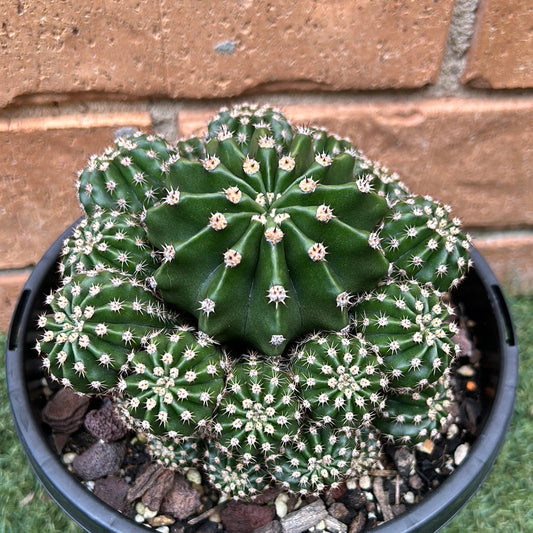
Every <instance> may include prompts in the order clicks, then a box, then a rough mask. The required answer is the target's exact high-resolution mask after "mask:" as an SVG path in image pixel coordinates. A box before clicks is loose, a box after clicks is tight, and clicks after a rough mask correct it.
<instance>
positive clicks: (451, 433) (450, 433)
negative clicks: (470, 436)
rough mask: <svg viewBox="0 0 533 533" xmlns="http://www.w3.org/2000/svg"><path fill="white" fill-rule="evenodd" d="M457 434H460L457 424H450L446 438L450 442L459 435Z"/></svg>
mask: <svg viewBox="0 0 533 533" xmlns="http://www.w3.org/2000/svg"><path fill="white" fill-rule="evenodd" d="M457 433H459V427H458V426H457V424H450V427H449V428H448V431H447V432H446V438H447V439H448V440H451V439H453V438H454V437H455V436H456V435H457Z"/></svg>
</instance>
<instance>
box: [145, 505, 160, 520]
mask: <svg viewBox="0 0 533 533" xmlns="http://www.w3.org/2000/svg"><path fill="white" fill-rule="evenodd" d="M157 513H158V511H157V510H155V511H152V509H149V508H148V507H145V509H144V513H143V516H144V519H145V520H150V519H151V518H155V517H156V516H157Z"/></svg>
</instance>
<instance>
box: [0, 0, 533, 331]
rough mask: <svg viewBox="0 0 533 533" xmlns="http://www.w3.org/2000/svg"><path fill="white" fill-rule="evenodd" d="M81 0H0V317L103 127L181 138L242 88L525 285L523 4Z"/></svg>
mask: <svg viewBox="0 0 533 533" xmlns="http://www.w3.org/2000/svg"><path fill="white" fill-rule="evenodd" d="M84 4H86V5H85V6H83V7H81V8H80V4H79V3H78V2H74V1H73V0H67V1H65V0H61V1H60V0H48V1H47V2H28V1H22V0H21V1H19V2H11V1H7V0H0V148H1V153H2V162H3V164H2V167H1V169H0V199H1V201H0V302H1V303H2V305H1V306H0V331H2V330H4V331H5V330H6V329H7V325H8V322H9V316H10V314H11V311H12V309H13V306H14V303H15V301H16V297H17V295H18V292H19V291H20V288H21V287H22V285H23V282H24V280H25V279H26V277H27V275H28V273H29V271H30V269H31V266H32V265H34V264H35V262H36V261H37V260H38V259H39V257H40V256H41V255H42V254H43V252H44V251H45V250H46V248H47V247H48V246H49V245H50V244H51V242H52V241H53V240H54V239H55V237H56V236H57V235H58V234H59V233H60V231H61V230H62V229H63V228H65V227H66V226H67V225H68V224H69V223H70V222H72V221H73V220H75V219H76V218H77V217H78V216H79V214H80V211H79V207H78V204H77V200H76V197H75V192H74V188H73V182H74V179H75V176H76V172H77V171H78V170H79V169H80V168H82V167H83V166H84V164H85V161H86V160H87V158H88V156H89V155H91V154H92V153H95V152H101V151H102V150H103V149H104V148H105V147H106V146H108V145H109V144H110V143H111V142H112V134H113V131H114V130H115V129H116V128H118V127H121V126H134V127H136V128H139V129H143V130H152V131H156V132H159V133H164V134H166V135H167V136H169V137H177V136H185V135H188V134H190V133H192V132H198V131H199V130H200V129H201V126H202V124H203V123H204V121H205V119H206V118H209V117H210V116H211V115H212V114H213V113H214V112H215V111H216V109H217V108H218V107H220V106H221V105H227V104H230V103H233V102H242V101H254V102H259V103H268V102H272V103H274V104H276V105H278V106H279V107H281V108H282V109H283V110H284V111H285V112H286V114H287V115H288V117H289V118H290V119H292V120H293V121H294V122H306V123H308V122H311V123H316V124H322V125H325V126H327V127H328V128H329V129H330V130H332V131H334V132H336V133H339V134H341V135H345V136H349V137H351V139H352V140H353V141H354V142H355V143H356V144H357V145H358V146H359V147H360V148H361V149H363V151H365V152H366V153H367V155H368V156H370V157H372V158H374V159H378V160H380V161H382V162H383V163H384V164H386V165H387V166H388V167H389V168H390V169H392V170H395V171H398V172H399V173H400V174H401V176H402V178H403V179H404V181H405V182H407V183H408V184H409V185H410V186H411V187H412V189H413V190H414V191H415V192H424V193H425V192H429V193H431V194H433V195H434V196H435V197H436V198H438V199H440V200H442V201H444V202H447V203H450V204H451V205H452V206H454V211H455V213H456V214H457V215H458V216H460V217H461V218H462V219H463V220H464V222H465V224H466V226H467V228H468V229H469V230H472V232H473V233H474V236H475V242H476V244H477V246H478V247H479V248H480V249H481V251H482V252H484V253H485V255H486V256H487V258H488V259H489V261H490V263H491V265H492V266H493V268H494V270H495V271H496V274H497V275H498V276H499V278H500V279H501V280H502V282H503V283H504V285H505V287H506V288H507V289H508V290H511V291H520V292H532V291H533V268H532V267H531V266H530V265H531V263H532V261H533V126H532V125H533V33H532V32H531V28H532V27H533V5H532V4H531V2H530V1H529V0H509V1H508V2H500V1H498V0H456V1H455V2H454V1H452V0H439V1H435V0H397V1H391V0H331V1H329V2H320V1H312V0H302V1H300V2H294V1H293V0H291V1H289V0H280V1H278V2H266V1H263V0H256V1H253V2H252V1H251V0H242V1H239V2H235V1H229V0H218V1H217V2H187V1H185V0H178V1H172V2H170V1H168V0H159V1H158V2H138V1H137V0H121V1H119V0H114V1H106V2H104V1H103V0H96V1H94V2H87V3H84Z"/></svg>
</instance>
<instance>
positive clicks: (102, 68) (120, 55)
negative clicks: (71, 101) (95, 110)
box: [0, 0, 166, 106]
mask: <svg viewBox="0 0 533 533" xmlns="http://www.w3.org/2000/svg"><path fill="white" fill-rule="evenodd" d="M17 4H18V5H17ZM0 6H1V12H0V21H1V22H2V24H0V27H1V28H2V29H0V50H1V52H2V53H1V54H0V106H1V105H5V104H7V103H9V102H10V101H13V100H14V99H15V98H16V97H17V96H23V95H39V94H45V95H46V94H49V93H64V94H63V95H61V94H58V95H56V96H51V97H50V98H51V99H54V98H57V97H58V96H59V98H61V97H62V96H68V95H75V94H78V93H86V92H91V93H103V92H105V93H111V94H125V95H141V96H145V95H149V94H162V93H164V92H165V91H164V86H165V69H166V66H165V64H164V61H163V60H162V58H163V57H164V54H163V52H162V42H161V20H160V13H159V10H158V9H157V6H153V5H152V3H151V2H137V1H135V0H124V1H121V2H116V1H114V2H105V1H104V0H96V1H93V2H85V3H83V5H80V4H79V3H78V2H71V1H67V2H65V1H61V0H49V1H47V2H18V3H17V2H7V1H5V0H1V1H0ZM148 51H150V53H149V52H148Z"/></svg>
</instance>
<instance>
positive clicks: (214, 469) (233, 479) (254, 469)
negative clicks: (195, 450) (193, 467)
mask: <svg viewBox="0 0 533 533" xmlns="http://www.w3.org/2000/svg"><path fill="white" fill-rule="evenodd" d="M203 466H204V471H205V473H206V474H207V477H208V479H209V481H210V483H211V484H212V485H213V486H214V487H215V488H216V489H218V490H219V491H220V492H221V493H222V494H224V495H225V496H226V497H230V498H235V499H242V500H247V499H250V498H253V497H254V496H257V495H258V494H259V493H260V492H261V491H263V490H264V489H265V488H266V487H267V486H268V484H269V483H270V480H271V475H270V474H269V473H268V472H267V471H266V469H265V467H264V465H263V464H262V463H260V462H254V461H248V462H247V463H244V462H243V461H242V459H239V458H236V457H235V456H234V455H233V454H232V453H231V452H227V451H222V450H221V449H220V447H219V446H218V445H217V444H215V443H214V442H212V441H209V442H208V443H207V448H206V451H205V454H204V465H203Z"/></svg>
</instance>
